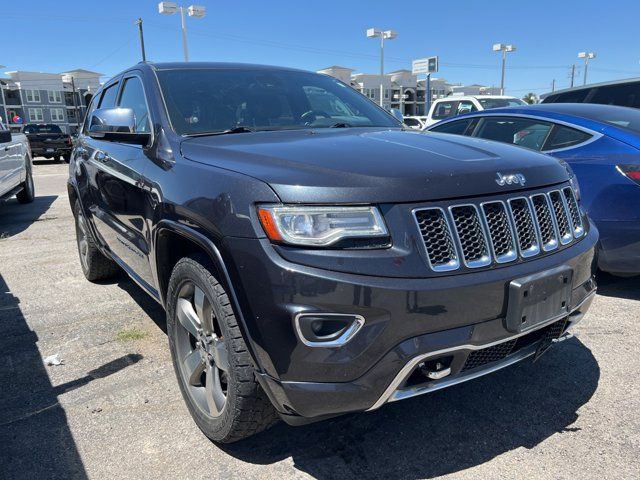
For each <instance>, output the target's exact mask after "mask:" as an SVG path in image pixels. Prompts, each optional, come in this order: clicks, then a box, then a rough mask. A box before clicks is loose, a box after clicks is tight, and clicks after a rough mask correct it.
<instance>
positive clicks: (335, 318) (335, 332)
mask: <svg viewBox="0 0 640 480" xmlns="http://www.w3.org/2000/svg"><path fill="white" fill-rule="evenodd" d="M294 322H295V327H296V332H297V334H298V337H299V338H300V341H301V342H302V343H304V344H305V345H307V346H308V347H323V348H331V347H341V346H342V345H345V344H346V343H348V342H349V341H350V340H351V339H353V337H354V336H355V335H356V334H357V333H358V331H360V329H361V328H362V326H363V325H364V317H362V316H361V315H352V314H343V313H318V312H308V313H298V314H297V315H296V316H295V319H294Z"/></svg>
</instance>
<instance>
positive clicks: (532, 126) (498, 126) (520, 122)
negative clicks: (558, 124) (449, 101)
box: [476, 117, 552, 150]
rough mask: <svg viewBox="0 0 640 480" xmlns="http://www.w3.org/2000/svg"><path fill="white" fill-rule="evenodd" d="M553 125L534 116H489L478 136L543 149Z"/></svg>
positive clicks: (482, 124) (484, 120)
mask: <svg viewBox="0 0 640 480" xmlns="http://www.w3.org/2000/svg"><path fill="white" fill-rule="evenodd" d="M551 126H552V125H551V124H550V123H547V122H541V121H538V120H536V119H533V118H516V117H487V118H484V119H483V120H482V123H481V124H480V126H479V127H478V131H477V133H476V137H480V138H485V139H487V140H495V141H497V142H502V143H511V144H512V145H519V146H521V147H525V148H530V149H532V150H541V149H542V145H544V142H545V140H546V138H547V135H549V131H550V130H551Z"/></svg>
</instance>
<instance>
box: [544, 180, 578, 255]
mask: <svg viewBox="0 0 640 480" xmlns="http://www.w3.org/2000/svg"><path fill="white" fill-rule="evenodd" d="M549 199H550V200H551V205H552V207H553V214H554V215H555V218H556V225H557V226H558V233H559V234H560V243H561V244H562V245H566V244H567V243H569V242H570V241H571V240H572V238H573V235H572V234H571V224H570V221H569V215H568V213H567V206H566V202H565V200H564V197H563V195H562V194H561V193H560V191H559V190H553V191H551V192H549Z"/></svg>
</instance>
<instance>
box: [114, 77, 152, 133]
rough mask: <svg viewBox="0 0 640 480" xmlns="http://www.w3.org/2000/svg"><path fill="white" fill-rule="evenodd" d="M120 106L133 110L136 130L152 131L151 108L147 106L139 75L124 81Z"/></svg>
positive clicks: (140, 131) (142, 131)
mask: <svg viewBox="0 0 640 480" xmlns="http://www.w3.org/2000/svg"><path fill="white" fill-rule="evenodd" d="M118 106H119V107H124V108H131V109H132V110H133V113H134V114H135V116H136V132H139V133H148V132H150V131H151V127H150V122H149V109H148V108H147V101H146V98H145V96H144V89H143V88H142V82H141V81H140V79H139V78H138V77H130V78H127V79H126V80H125V81H124V86H123V87H122V94H121V95H120V101H119V102H118Z"/></svg>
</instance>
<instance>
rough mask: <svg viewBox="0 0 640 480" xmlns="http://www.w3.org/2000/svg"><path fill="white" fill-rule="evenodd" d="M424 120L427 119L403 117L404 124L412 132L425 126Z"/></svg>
mask: <svg viewBox="0 0 640 480" xmlns="http://www.w3.org/2000/svg"><path fill="white" fill-rule="evenodd" d="M426 118H427V117H414V116H406V117H404V124H405V125H406V126H407V127H409V128H413V129H414V130H422V129H423V128H424V126H425V121H426Z"/></svg>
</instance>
